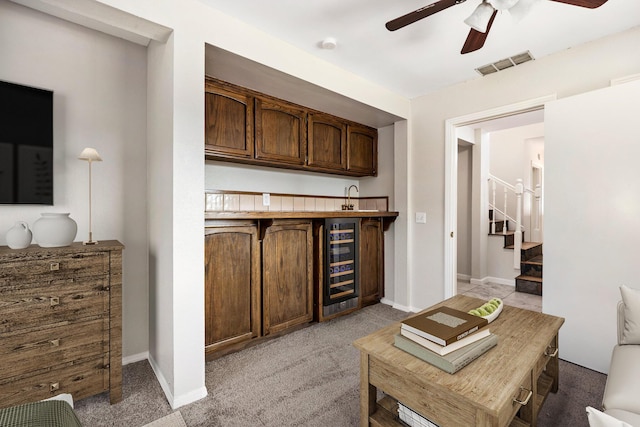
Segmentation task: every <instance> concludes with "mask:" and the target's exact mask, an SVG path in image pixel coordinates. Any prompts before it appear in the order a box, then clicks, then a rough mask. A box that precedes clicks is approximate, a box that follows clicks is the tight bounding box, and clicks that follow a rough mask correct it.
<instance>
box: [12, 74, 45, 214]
mask: <svg viewBox="0 0 640 427" xmlns="http://www.w3.org/2000/svg"><path fill="white" fill-rule="evenodd" d="M0 204H38V205H53V92H52V91H50V90H45V89H38V88H34V87H28V86H23V85H19V84H15V83H9V82H5V81H0Z"/></svg>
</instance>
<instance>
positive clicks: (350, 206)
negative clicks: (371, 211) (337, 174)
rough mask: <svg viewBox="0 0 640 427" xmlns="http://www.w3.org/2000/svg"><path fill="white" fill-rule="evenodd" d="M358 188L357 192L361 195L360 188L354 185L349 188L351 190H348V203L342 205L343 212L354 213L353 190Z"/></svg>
mask: <svg viewBox="0 0 640 427" xmlns="http://www.w3.org/2000/svg"><path fill="white" fill-rule="evenodd" d="M353 187H356V191H357V192H358V193H360V190H358V186H357V185H355V184H353V185H351V186H350V187H349V189H348V190H347V203H346V204H344V205H342V210H343V211H352V210H353V203H351V188H353Z"/></svg>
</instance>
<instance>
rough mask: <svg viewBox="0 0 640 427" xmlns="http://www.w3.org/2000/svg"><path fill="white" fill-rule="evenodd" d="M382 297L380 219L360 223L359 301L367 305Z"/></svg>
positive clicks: (368, 219)
mask: <svg viewBox="0 0 640 427" xmlns="http://www.w3.org/2000/svg"><path fill="white" fill-rule="evenodd" d="M383 296H384V234H383V231H382V220H381V219H380V218H366V219H365V218H363V219H362V221H361V223H360V301H361V304H362V305H363V306H364V305H368V304H372V303H375V302H377V301H379V300H380V298H382V297H383Z"/></svg>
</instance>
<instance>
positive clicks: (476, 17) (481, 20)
mask: <svg viewBox="0 0 640 427" xmlns="http://www.w3.org/2000/svg"><path fill="white" fill-rule="evenodd" d="M491 15H493V7H491V5H490V4H489V3H485V2H482V3H480V4H479V5H478V7H476V10H474V11H473V13H472V14H471V16H469V17H468V18H467V19H465V20H464V23H465V24H467V25H468V26H470V27H471V28H473V29H474V30H476V31H479V32H481V33H486V32H487V25H489V21H490V20H491Z"/></svg>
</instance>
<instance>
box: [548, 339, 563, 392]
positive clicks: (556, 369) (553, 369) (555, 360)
mask: <svg viewBox="0 0 640 427" xmlns="http://www.w3.org/2000/svg"><path fill="white" fill-rule="evenodd" d="M552 343H553V344H555V345H554V347H555V348H556V349H559V348H560V347H559V344H560V343H559V342H558V336H557V335H556V336H555V338H554V339H553V341H552ZM553 344H552V345H553ZM547 374H549V375H550V376H551V378H553V384H552V385H551V392H552V393H557V392H558V382H559V377H560V363H559V356H558V355H556V356H555V357H552V358H551V359H550V360H549V362H548V363H547Z"/></svg>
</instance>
